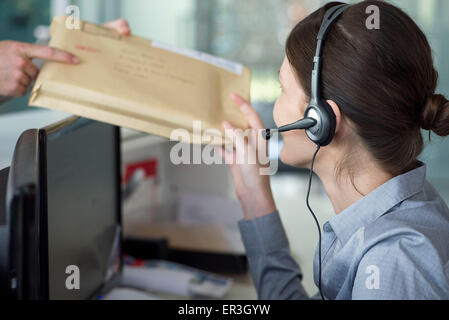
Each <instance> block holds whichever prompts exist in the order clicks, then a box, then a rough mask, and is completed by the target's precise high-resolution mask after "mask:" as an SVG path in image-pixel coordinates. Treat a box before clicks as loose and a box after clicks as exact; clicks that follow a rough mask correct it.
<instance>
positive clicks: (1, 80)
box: [0, 19, 131, 97]
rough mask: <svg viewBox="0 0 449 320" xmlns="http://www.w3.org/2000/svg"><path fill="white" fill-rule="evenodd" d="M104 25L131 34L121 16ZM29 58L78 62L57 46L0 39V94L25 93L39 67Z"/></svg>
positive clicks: (19, 95)
mask: <svg viewBox="0 0 449 320" xmlns="http://www.w3.org/2000/svg"><path fill="white" fill-rule="evenodd" d="M104 26H105V27H107V28H110V29H114V30H116V31H117V32H118V33H120V34H121V35H125V36H126V35H129V34H130V33H131V31H130V29H129V25H128V22H127V21H126V20H124V19H118V20H115V21H111V22H108V23H106V24H105V25H104ZM33 58H39V59H44V60H51V61H56V62H62V63H68V64H78V63H79V59H78V58H77V57H76V56H74V55H73V54H71V53H69V52H66V51H63V50H60V49H56V48H51V47H48V46H41V45H36V44H29V43H23V42H17V41H0V96H6V97H21V96H24V95H25V94H26V93H27V91H28V87H29V85H30V84H31V83H32V82H33V80H34V79H35V78H36V77H37V74H38V73H39V69H38V68H36V67H35V66H34V65H33V64H32V62H31V59H33Z"/></svg>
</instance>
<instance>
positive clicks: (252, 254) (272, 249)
mask: <svg viewBox="0 0 449 320" xmlns="http://www.w3.org/2000/svg"><path fill="white" fill-rule="evenodd" d="M239 228H240V233H241V235H242V240H243V244H244V246H245V248H246V254H247V257H248V263H249V268H250V271H251V276H252V278H253V281H254V284H255V286H256V289H257V293H258V297H259V299H262V300H269V299H271V300H299V299H309V296H308V295H307V293H306V291H305V290H304V287H303V286H302V283H301V280H302V272H301V269H300V267H299V266H298V264H297V263H296V261H295V260H294V259H293V257H292V256H291V254H290V247H289V243H288V239H287V235H286V234H285V230H284V227H283V226H282V222H281V218H280V216H279V213H278V212H277V211H276V212H273V213H272V214H270V215H267V216H264V217H261V218H257V219H253V220H247V221H245V220H242V221H239Z"/></svg>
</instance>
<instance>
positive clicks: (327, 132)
mask: <svg viewBox="0 0 449 320" xmlns="http://www.w3.org/2000/svg"><path fill="white" fill-rule="evenodd" d="M318 108H320V109H321V114H322V115H323V116H324V117H326V118H327V121H326V128H323V129H324V130H323V137H322V140H321V141H320V146H322V147H325V146H327V145H329V144H330V143H331V142H332V139H333V138H334V136H335V128H336V126H337V120H336V118H335V113H334V110H332V107H331V106H330V105H329V103H327V101H326V100H321V101H320V103H319V104H318ZM323 124H324V121H323Z"/></svg>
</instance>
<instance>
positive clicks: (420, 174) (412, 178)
mask: <svg viewBox="0 0 449 320" xmlns="http://www.w3.org/2000/svg"><path fill="white" fill-rule="evenodd" d="M425 180H426V166H425V165H424V164H422V165H421V166H420V167H419V168H417V169H415V170H412V171H409V172H407V173H405V174H403V175H400V176H397V177H395V178H393V179H391V180H390V181H388V182H386V183H385V184H383V185H382V186H380V187H379V188H377V189H376V190H374V191H373V192H371V193H370V194H368V195H367V196H365V197H364V198H362V199H360V200H359V201H357V202H356V203H354V204H352V205H351V206H350V207H348V208H346V209H345V210H344V211H342V212H341V213H340V214H338V215H336V216H335V217H333V218H332V219H331V220H329V222H328V223H327V224H326V225H325V226H324V231H329V225H330V226H331V227H332V230H333V231H334V233H335V235H336V236H337V238H338V239H339V240H340V241H341V242H342V243H343V244H345V243H346V242H347V241H348V240H349V239H350V238H351V236H352V235H353V234H354V233H355V232H356V231H357V230H358V229H360V228H361V227H363V226H366V225H368V224H370V223H371V222H373V221H375V220H376V219H377V218H379V217H381V216H382V215H384V214H385V213H387V212H388V211H389V210H390V209H392V208H393V207H395V206H396V205H398V204H399V203H401V202H402V201H404V200H406V199H408V198H410V197H412V196H414V195H415V194H417V193H419V192H421V191H422V190H423V188H424V183H425Z"/></svg>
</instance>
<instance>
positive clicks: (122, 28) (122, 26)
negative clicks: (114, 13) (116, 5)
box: [103, 19, 131, 36]
mask: <svg viewBox="0 0 449 320" xmlns="http://www.w3.org/2000/svg"><path fill="white" fill-rule="evenodd" d="M103 26H105V27H106V28H109V29H113V30H115V31H117V32H118V33H119V34H121V35H122V36H129V35H130V34H131V29H130V28H129V24H128V21H126V20H125V19H117V20H114V21H111V22H107V23H105V24H104V25H103Z"/></svg>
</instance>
